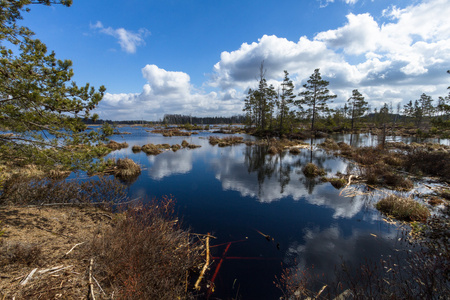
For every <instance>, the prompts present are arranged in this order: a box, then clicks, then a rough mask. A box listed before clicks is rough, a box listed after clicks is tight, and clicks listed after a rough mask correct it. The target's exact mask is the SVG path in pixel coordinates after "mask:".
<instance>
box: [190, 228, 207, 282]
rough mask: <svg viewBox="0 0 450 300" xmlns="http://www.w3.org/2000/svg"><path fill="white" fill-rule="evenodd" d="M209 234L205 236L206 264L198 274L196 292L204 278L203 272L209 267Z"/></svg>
mask: <svg viewBox="0 0 450 300" xmlns="http://www.w3.org/2000/svg"><path fill="white" fill-rule="evenodd" d="M209 237H210V236H209V234H208V235H207V236H206V262H205V265H204V266H203V269H202V271H201V272H200V276H199V277H198V279H197V282H196V283H195V285H194V287H195V289H196V290H200V282H201V281H202V279H203V276H205V272H206V270H207V269H208V266H209V256H210V254H209Z"/></svg>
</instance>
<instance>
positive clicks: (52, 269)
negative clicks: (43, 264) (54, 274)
mask: <svg viewBox="0 0 450 300" xmlns="http://www.w3.org/2000/svg"><path fill="white" fill-rule="evenodd" d="M61 268H64V266H63V265H60V266H57V267H53V268H49V269H44V270H40V271H38V273H39V274H44V273H47V272H51V271H54V270H58V269H61Z"/></svg>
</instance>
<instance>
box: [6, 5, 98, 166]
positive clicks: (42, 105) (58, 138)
mask: <svg viewBox="0 0 450 300" xmlns="http://www.w3.org/2000/svg"><path fill="white" fill-rule="evenodd" d="M71 3H72V1H67V0H66V1H64V0H61V1H50V0H35V1H31V0H20V1H8V0H2V1H0V128H1V129H2V130H9V131H12V132H13V134H8V135H5V134H4V135H1V136H0V163H4V162H6V161H8V162H15V163H20V164H28V163H34V164H39V165H42V166H45V167H52V166H53V165H62V166H65V167H69V168H72V169H75V168H78V167H83V168H87V167H88V166H89V162H90V161H91V159H92V158H93V157H94V156H95V155H96V154H97V153H96V151H95V150H96V149H95V148H91V147H89V146H90V145H91V143H92V142H95V141H96V138H99V137H100V136H99V135H97V134H96V133H95V132H92V131H91V132H86V131H85V129H86V125H85V124H84V123H83V119H85V118H90V117H91V115H90V112H91V111H92V110H93V109H94V108H95V107H96V105H97V104H98V103H99V101H100V100H101V99H102V97H103V93H104V92H105V88H104V87H103V86H102V87H100V89H99V90H98V91H96V90H95V89H94V88H93V87H90V86H89V84H86V85H85V86H82V87H78V86H77V85H76V84H75V83H74V82H70V81H71V78H72V77H73V70H72V68H71V66H72V62H71V61H69V60H58V59H57V58H56V57H55V53H53V52H51V53H48V52H47V47H46V46H45V44H44V43H42V42H41V41H40V40H38V39H33V32H32V31H31V30H30V29H29V28H27V27H21V26H18V25H17V20H20V19H22V12H24V11H29V8H28V7H27V5H29V4H44V5H51V4H62V5H64V6H70V5H71ZM7 45H12V46H11V47H10V48H7ZM93 117H94V118H95V117H96V116H93ZM80 145H85V147H82V146H80ZM86 146H87V147H86ZM97 150H98V149H97Z"/></svg>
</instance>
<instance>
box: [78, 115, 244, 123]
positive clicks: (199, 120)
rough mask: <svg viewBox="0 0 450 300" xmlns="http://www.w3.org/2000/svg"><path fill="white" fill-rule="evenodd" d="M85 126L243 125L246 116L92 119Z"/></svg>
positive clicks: (167, 116)
mask: <svg viewBox="0 0 450 300" xmlns="http://www.w3.org/2000/svg"><path fill="white" fill-rule="evenodd" d="M83 121H84V123H85V124H88V125H93V124H99V125H101V124H103V123H109V124H122V125H132V124H143V125H144V124H196V125H202V124H205V125H206V124H211V125H212V124H243V123H244V122H245V116H243V115H236V116H231V117H203V118H202V117H193V116H185V115H174V114H166V115H164V118H163V119H162V120H160V121H154V122H151V121H143V120H126V121H112V120H96V121H92V120H90V119H87V120H83Z"/></svg>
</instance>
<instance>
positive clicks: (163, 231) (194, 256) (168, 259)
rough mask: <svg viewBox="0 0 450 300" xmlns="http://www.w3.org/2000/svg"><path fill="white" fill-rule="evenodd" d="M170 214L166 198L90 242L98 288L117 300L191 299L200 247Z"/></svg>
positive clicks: (169, 201) (126, 217)
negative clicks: (114, 295) (100, 287)
mask: <svg viewBox="0 0 450 300" xmlns="http://www.w3.org/2000/svg"><path fill="white" fill-rule="evenodd" d="M173 211H174V205H173V200H172V199H170V198H163V199H162V200H159V201H152V202H151V203H150V204H147V205H141V206H138V207H134V208H130V209H128V210H127V211H126V212H124V213H123V216H122V217H121V218H118V219H117V224H116V225H115V226H114V227H112V228H111V229H110V230H108V231H106V232H104V233H103V234H102V235H101V236H100V237H95V238H94V239H93V240H92V243H91V248H92V250H91V252H92V253H94V254H95V255H97V257H96V259H95V261H96V262H97V266H96V268H95V270H96V274H95V277H96V278H97V279H98V281H99V283H100V285H101V286H103V287H104V288H105V289H108V290H109V291H111V290H113V291H115V294H116V295H117V296H118V298H119V299H192V298H193V297H194V296H193V295H192V294H191V291H192V290H193V288H192V283H191V282H192V280H190V275H193V274H195V273H196V272H198V270H199V267H200V266H201V263H202V260H201V255H200V254H201V250H202V247H201V246H200V245H199V244H196V243H194V241H193V238H192V236H190V235H189V233H188V232H187V231H184V230H181V229H180V224H179V223H178V220H177V219H176V218H175V217H174V216H173ZM109 294H111V292H110V293H109Z"/></svg>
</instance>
